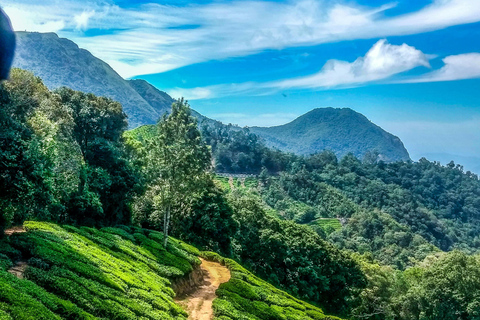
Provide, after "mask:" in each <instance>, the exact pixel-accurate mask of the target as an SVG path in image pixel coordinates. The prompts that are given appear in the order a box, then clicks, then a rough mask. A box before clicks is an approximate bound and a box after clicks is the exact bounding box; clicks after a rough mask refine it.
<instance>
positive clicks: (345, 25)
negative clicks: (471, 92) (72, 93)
mask: <svg viewBox="0 0 480 320" xmlns="http://www.w3.org/2000/svg"><path fill="white" fill-rule="evenodd" d="M36 3H37V1H36V0H4V5H6V6H9V7H14V8H16V9H18V10H21V11H22V12H24V13H25V14H27V15H29V16H34V17H35V20H41V21H43V22H42V23H44V22H45V21H64V23H65V28H61V29H64V31H63V32H62V33H61V36H66V37H68V38H71V39H72V40H74V41H75V42H77V43H78V44H79V45H80V46H82V47H84V48H86V49H88V50H90V51H91V52H92V53H93V54H95V55H97V56H98V57H99V58H101V59H103V60H105V61H107V62H108V63H110V64H111V65H114V66H115V67H116V68H117V71H118V72H119V73H120V74H121V75H123V76H125V77H128V76H133V75H139V74H147V73H156V72H162V71H166V70H171V69H174V68H178V67H181V66H185V65H189V64H193V63H198V62H203V61H209V60H213V59H225V58H229V57H238V56H244V55H249V54H254V53H257V52H260V51H262V50H266V49H283V48H288V47H295V46H309V45H316V44H321V43H328V42H335V41H342V40H353V39H369V38H379V37H387V36H394V35H406V34H415V33H420V32H426V31H431V30H437V29H442V28H446V27H449V26H453V25H458V24H464V23H471V22H476V21H480V0H434V1H433V2H432V3H431V4H430V5H427V6H426V7H424V8H422V9H420V10H418V11H416V12H413V13H407V14H403V15H400V16H396V17H391V16H386V15H384V12H385V11H386V10H388V9H390V8H391V7H392V6H393V5H388V6H380V7H376V8H372V7H364V6H360V5H356V4H354V3H352V2H350V1H346V0H345V1H327V0H290V1H287V2H273V1H230V2H223V1H222V2H218V1H214V2H210V3H207V4H189V5H186V6H183V7H179V6H172V5H168V6H167V5H160V4H154V3H151V4H144V5H139V6H135V7H134V8H129V9H126V8H120V7H118V6H115V5H106V4H105V2H104V1H101V0H82V1H80V0H65V1H62V6H59V5H58V1H57V0H44V1H42V6H38V5H36ZM38 8H43V9H42V10H37V9H38ZM92 10H95V12H96V16H95V19H94V20H91V21H89V23H88V25H89V27H91V28H97V29H104V30H109V29H118V28H121V29H123V30H119V31H118V32H114V33H111V32H110V33H108V34H105V35H101V36H96V37H84V36H83V34H81V35H79V34H78V32H77V33H75V32H72V31H66V30H74V29H75V27H76V26H77V22H76V21H75V19H73V17H74V15H75V14H78V12H92ZM17 19H20V20H22V19H24V20H26V18H22V17H18V15H17V17H16V18H15V19H12V20H14V25H16V24H17V22H16V21H15V20H17ZM39 25H41V23H37V24H36V26H35V27H36V28H37V29H35V28H32V29H31V30H32V31H39V30H38V27H39ZM80 25H82V26H83V24H80ZM181 26H194V27H189V28H182V27H181ZM58 27H59V25H58V26H57V29H58ZM15 28H17V27H15ZM69 28H71V29H69ZM17 29H18V28H17ZM24 29H25V28H24ZM137 67H138V69H137Z"/></svg>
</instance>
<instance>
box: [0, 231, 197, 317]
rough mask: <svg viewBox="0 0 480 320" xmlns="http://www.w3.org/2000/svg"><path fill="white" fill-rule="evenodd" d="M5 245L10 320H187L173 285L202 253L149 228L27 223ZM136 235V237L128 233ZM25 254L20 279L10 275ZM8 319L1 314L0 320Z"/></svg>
mask: <svg viewBox="0 0 480 320" xmlns="http://www.w3.org/2000/svg"><path fill="white" fill-rule="evenodd" d="M25 228H26V229H27V230H28V232H27V233H23V234H16V235H14V236H12V237H11V238H10V239H8V240H7V243H2V245H1V246H0V248H1V249H0V252H2V255H0V259H2V260H0V261H1V263H0V265H2V266H3V270H1V271H0V287H1V290H0V310H3V313H4V314H3V317H4V318H5V319H10V318H11V319H97V318H103V319H132V320H133V319H178V320H180V319H186V318H187V314H186V313H185V311H183V310H182V309H181V308H180V307H179V306H178V305H176V304H175V303H174V302H173V297H174V292H173V290H172V289H171V288H170V281H169V279H172V278H176V277H181V276H184V275H185V274H187V273H189V272H190V271H192V270H193V267H194V266H195V265H198V264H199V263H200V260H199V259H198V258H197V257H196V255H197V254H198V251H197V250H196V249H194V248H193V247H190V246H188V245H186V244H184V243H182V242H180V241H176V240H174V239H170V241H169V251H168V252H167V251H165V250H164V249H163V247H162V246H161V244H160V243H161V241H162V238H163V235H162V234H160V233H158V232H155V231H147V230H143V229H134V230H130V229H129V228H126V230H127V231H126V230H123V229H118V228H105V229H102V230H97V229H91V228H86V227H82V228H75V227H71V226H58V225H55V224H50V223H42V222H27V223H25ZM130 231H132V232H130ZM20 256H23V257H24V259H26V260H28V265H29V267H28V268H27V270H26V273H25V276H26V278H27V279H28V280H18V279H17V278H15V277H14V276H12V275H10V274H9V273H7V272H5V269H6V268H8V267H9V266H11V265H12V260H16V259H19V258H20ZM1 317H2V316H0V319H2V318H1Z"/></svg>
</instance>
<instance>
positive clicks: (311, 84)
mask: <svg viewBox="0 0 480 320" xmlns="http://www.w3.org/2000/svg"><path fill="white" fill-rule="evenodd" d="M419 66H424V67H430V64H429V62H428V58H427V56H426V55H425V54H424V53H423V52H421V51H420V50H417V49H415V48H414V47H411V46H409V45H407V44H405V43H404V44H402V45H392V44H390V43H388V42H387V40H385V39H382V40H379V41H378V42H377V43H376V44H374V45H373V47H372V48H371V49H370V50H369V51H368V52H367V54H366V55H365V56H364V57H360V58H358V59H357V60H355V61H354V62H351V63H350V62H347V61H339V60H329V61H328V62H327V63H326V64H325V66H324V67H323V68H322V70H321V71H320V72H318V73H317V74H314V75H311V76H307V77H301V78H296V79H288V80H282V81H277V82H272V83H269V84H266V86H268V87H278V88H321V87H334V86H340V85H352V84H353V85H354V84H363V83H367V82H372V81H377V80H382V79H386V78H389V77H391V76H393V75H395V74H398V73H401V72H404V71H408V70H411V69H413V68H416V67H419Z"/></svg>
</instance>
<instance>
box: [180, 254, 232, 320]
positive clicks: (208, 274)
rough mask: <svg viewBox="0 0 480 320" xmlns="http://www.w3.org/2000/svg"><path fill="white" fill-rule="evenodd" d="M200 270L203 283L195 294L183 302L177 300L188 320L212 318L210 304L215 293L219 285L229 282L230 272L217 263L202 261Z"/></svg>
mask: <svg viewBox="0 0 480 320" xmlns="http://www.w3.org/2000/svg"><path fill="white" fill-rule="evenodd" d="M200 260H202V264H201V265H200V268H202V271H203V274H204V279H205V282H204V284H203V285H202V286H200V287H199V288H198V289H197V290H196V291H195V292H193V293H192V294H190V295H189V296H188V297H186V298H185V299H183V300H177V303H179V304H180V305H182V306H183V307H184V308H185V309H186V311H187V312H188V314H189V316H188V319H189V320H210V319H212V318H213V309H212V302H213V300H214V299H215V298H216V297H217V296H216V295H215V291H216V290H217V289H218V287H219V286H220V284H221V283H224V282H227V281H228V280H230V271H229V270H228V269H227V268H226V267H224V266H222V265H221V264H219V263H217V262H211V261H206V260H203V259H200Z"/></svg>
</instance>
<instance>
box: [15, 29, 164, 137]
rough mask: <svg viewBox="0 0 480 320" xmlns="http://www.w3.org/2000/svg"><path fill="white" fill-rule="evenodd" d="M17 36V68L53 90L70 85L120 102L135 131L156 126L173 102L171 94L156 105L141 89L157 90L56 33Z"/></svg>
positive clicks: (24, 33) (21, 34) (19, 33)
mask: <svg viewBox="0 0 480 320" xmlns="http://www.w3.org/2000/svg"><path fill="white" fill-rule="evenodd" d="M16 35H17V50H16V52H15V58H14V62H13V66H14V67H17V68H21V69H27V70H29V71H31V72H33V73H34V74H35V75H36V76H38V77H40V78H42V80H43V82H44V83H45V85H46V86H47V87H48V88H49V89H56V88H59V87H62V86H67V87H70V88H72V89H74V90H78V91H83V92H90V93H93V94H95V95H99V96H106V97H109V98H112V99H114V100H117V101H118V102H120V103H121V104H122V106H123V108H124V110H125V113H127V115H128V116H129V126H130V127H131V128H134V127H137V126H139V125H142V124H154V123H156V121H157V120H158V118H160V117H161V116H162V114H163V113H164V112H165V110H166V109H168V108H169V107H170V105H171V104H172V102H173V99H172V98H171V97H170V96H168V95H167V96H168V97H169V98H170V99H168V98H164V102H163V104H162V103H161V101H160V100H158V99H157V101H155V102H156V103H155V104H154V106H152V105H151V104H150V103H149V102H147V101H146V100H145V98H144V97H142V96H141V95H140V94H139V93H138V91H137V90H143V91H144V92H151V91H152V90H153V89H155V90H157V89H156V88H154V87H153V86H152V85H150V84H148V86H150V87H151V88H148V86H147V85H145V84H142V85H141V86H140V85H136V84H137V83H136V82H135V81H129V80H125V79H123V78H122V77H121V76H120V75H119V74H118V73H117V72H116V71H115V70H114V69H113V68H111V67H110V66H109V65H108V64H107V63H106V62H104V61H102V60H100V59H98V58H96V57H95V56H93V55H92V54H91V53H90V52H89V51H88V50H85V49H81V48H79V47H78V45H77V44H75V43H74V42H73V41H71V40H69V39H66V38H60V37H58V35H57V34H55V33H38V32H16ZM47 57H48V58H47ZM132 84H133V85H132ZM152 88H153V89H152ZM165 95H166V93H165Z"/></svg>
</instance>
